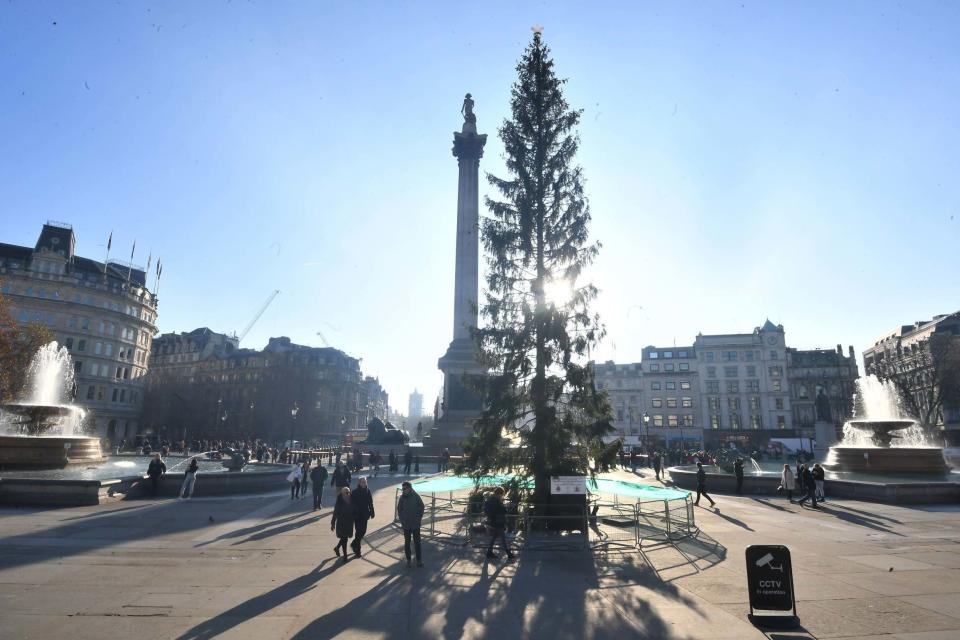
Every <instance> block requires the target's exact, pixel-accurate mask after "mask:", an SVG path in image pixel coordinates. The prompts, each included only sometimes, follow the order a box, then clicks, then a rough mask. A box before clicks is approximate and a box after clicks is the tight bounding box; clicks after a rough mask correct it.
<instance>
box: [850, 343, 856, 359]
mask: <svg viewBox="0 0 960 640" xmlns="http://www.w3.org/2000/svg"><path fill="white" fill-rule="evenodd" d="M850 359H851V360H856V359H857V356H856V354H854V352H853V345H850Z"/></svg>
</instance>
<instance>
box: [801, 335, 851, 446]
mask: <svg viewBox="0 0 960 640" xmlns="http://www.w3.org/2000/svg"><path fill="white" fill-rule="evenodd" d="M848 353H849V355H846V356H845V355H843V347H842V346H840V345H837V348H836V350H835V351H830V350H823V349H811V350H808V351H804V350H800V349H790V348H788V349H787V379H788V380H789V383H790V406H791V408H792V410H793V423H794V426H795V427H796V428H797V429H801V430H803V431H804V433H807V432H809V431H811V430H813V427H814V423H815V422H816V418H817V414H816V407H815V402H816V399H817V395H818V394H820V393H824V394H826V396H827V398H828V399H829V400H830V412H831V413H832V420H831V422H833V424H834V426H835V427H836V428H837V430H838V436H839V434H840V429H841V427H842V426H843V423H844V422H846V421H847V420H849V419H850V417H851V416H852V415H853V400H854V397H855V395H856V392H857V378H858V377H859V376H858V369H857V357H856V354H855V353H854V351H853V347H849V352H848Z"/></svg>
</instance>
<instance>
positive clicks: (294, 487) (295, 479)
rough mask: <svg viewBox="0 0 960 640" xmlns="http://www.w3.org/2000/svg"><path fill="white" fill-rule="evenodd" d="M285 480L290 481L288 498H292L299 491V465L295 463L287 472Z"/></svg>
mask: <svg viewBox="0 0 960 640" xmlns="http://www.w3.org/2000/svg"><path fill="white" fill-rule="evenodd" d="M287 482H289V483H290V499H291V500H293V499H294V498H296V497H297V494H298V493H299V492H300V465H298V464H295V465H293V468H292V469H290V473H289V474H287Z"/></svg>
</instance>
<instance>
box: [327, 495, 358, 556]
mask: <svg viewBox="0 0 960 640" xmlns="http://www.w3.org/2000/svg"><path fill="white" fill-rule="evenodd" d="M334 530H336V532H337V544H336V545H335V546H334V547H333V550H334V552H336V554H337V556H338V557H339V556H340V549H341V548H342V549H343V561H344V562H346V561H347V560H348V559H349V558H348V557H347V540H349V539H350V538H352V537H353V500H352V498H351V496H350V487H340V495H338V496H337V503H336V504H335V505H334V507H333V516H332V517H331V518H330V531H334Z"/></svg>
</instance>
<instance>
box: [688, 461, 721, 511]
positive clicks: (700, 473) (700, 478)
mask: <svg viewBox="0 0 960 640" xmlns="http://www.w3.org/2000/svg"><path fill="white" fill-rule="evenodd" d="M700 496H703V497H704V498H706V499H707V500H709V501H710V506H711V507H715V506H716V505H717V503H716V502H714V501H713V498H711V497H710V495H709V494H708V493H707V472H706V471H704V470H703V463H702V462H698V463H697V499H696V501H695V502H694V503H693V504H694V505H699V504H700Z"/></svg>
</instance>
